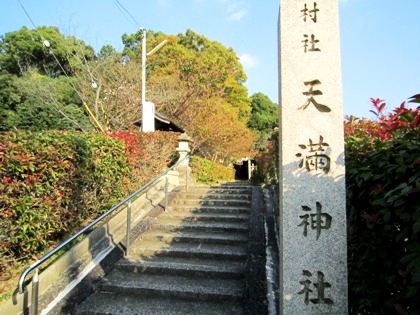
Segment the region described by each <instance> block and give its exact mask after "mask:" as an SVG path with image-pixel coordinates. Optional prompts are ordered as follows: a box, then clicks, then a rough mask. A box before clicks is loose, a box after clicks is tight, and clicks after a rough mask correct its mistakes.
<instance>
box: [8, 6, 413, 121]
mask: <svg viewBox="0 0 420 315" xmlns="http://www.w3.org/2000/svg"><path fill="white" fill-rule="evenodd" d="M290 1H303V0H290ZM118 3H120V4H122V6H123V7H124V9H125V10H127V11H129V13H130V14H128V13H127V12H126V11H125V10H124V9H123V8H121V7H120V6H119V5H118ZM21 4H22V5H23V7H24V8H25V9H26V11H27V13H28V14H29V15H30V17H31V19H32V20H33V22H34V23H35V25H36V26H41V25H46V26H57V27H59V28H60V31H61V32H62V33H64V34H66V35H74V36H76V37H78V38H80V39H83V40H84V41H85V42H86V43H87V44H89V45H92V46H93V47H94V48H95V49H96V50H99V49H100V48H101V47H102V46H103V45H105V44H111V45H113V46H114V47H115V48H116V49H117V50H121V49H122V43H121V35H122V34H124V33H127V34H131V33H134V32H135V31H136V30H137V29H138V28H139V27H142V28H146V29H151V30H154V31H162V32H164V33H166V34H178V33H185V31H186V30H187V29H188V28H190V29H192V30H193V31H195V32H196V33H199V34H202V35H204V36H206V37H207V38H209V39H211V40H215V41H218V42H220V43H222V44H223V45H224V46H227V47H232V48H233V49H234V50H235V52H236V53H237V55H238V56H239V57H240V59H241V61H242V64H243V66H244V69H245V72H246V73H247V76H248V81H247V82H246V84H245V85H246V86H247V87H248V89H249V93H250V95H251V94H252V93H255V92H262V93H264V94H266V95H268V96H269V97H270V99H271V100H273V101H274V102H276V103H277V102H278V71H277V68H278V60H277V19H278V9H279V0H36V1H35V0H20V3H19V0H0V8H1V11H0V34H2V35H3V34H5V33H7V32H10V31H15V30H18V29H19V28H20V27H21V26H27V27H29V28H32V23H31V22H30V20H29V19H28V17H27V16H26V14H25V12H24V10H23V9H22V7H21ZM339 8H340V34H341V59H342V75H343V104H344V114H345V115H350V114H352V115H355V116H359V117H362V116H364V117H368V118H372V115H371V114H370V113H369V110H370V109H371V106H370V101H369V98H370V97H374V98H381V99H384V100H385V101H386V102H387V103H388V104H389V109H392V108H393V107H395V106H398V105H399V104H400V103H401V102H402V101H404V100H406V99H407V98H408V97H410V96H412V95H414V94H417V93H420V84H419V83H420V60H419V56H420V51H419V48H420V42H419V40H418V36H419V35H418V33H419V31H420V19H419V18H418V15H419V13H420V1H419V0H404V1H401V0H339Z"/></svg>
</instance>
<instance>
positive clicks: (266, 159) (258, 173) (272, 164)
mask: <svg viewBox="0 0 420 315" xmlns="http://www.w3.org/2000/svg"><path fill="white" fill-rule="evenodd" d="M255 164H256V168H255V170H254V172H253V173H252V178H251V179H252V180H253V181H255V182H259V183H271V184H273V185H274V184H277V183H278V182H279V133H278V131H275V132H273V133H272V135H271V138H270V139H269V140H268V144H267V148H266V149H265V150H263V151H260V152H259V153H258V154H257V155H256V156H255Z"/></svg>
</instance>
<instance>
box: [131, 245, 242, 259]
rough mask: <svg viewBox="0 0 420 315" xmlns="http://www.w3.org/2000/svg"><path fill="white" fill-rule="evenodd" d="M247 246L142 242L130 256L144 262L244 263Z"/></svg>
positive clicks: (132, 247) (132, 248)
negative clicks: (174, 259) (153, 260)
mask: <svg viewBox="0 0 420 315" xmlns="http://www.w3.org/2000/svg"><path fill="white" fill-rule="evenodd" d="M246 253H247V252H246V246H245V245H243V246H241V245H212V244H203V243H198V244H189V243H179V244H178V243H177V244H171V245H168V244H166V243H164V242H153V241H140V242H138V243H136V244H133V245H132V246H131V248H130V256H131V257H138V258H141V259H143V260H151V259H161V258H167V257H174V258H190V259H218V260H223V259H225V260H227V261H244V260H245V259H246Z"/></svg>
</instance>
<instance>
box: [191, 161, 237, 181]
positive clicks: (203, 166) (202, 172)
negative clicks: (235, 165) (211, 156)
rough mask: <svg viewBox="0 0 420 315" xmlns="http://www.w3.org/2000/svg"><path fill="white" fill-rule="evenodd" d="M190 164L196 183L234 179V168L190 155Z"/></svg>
mask: <svg viewBox="0 0 420 315" xmlns="http://www.w3.org/2000/svg"><path fill="white" fill-rule="evenodd" d="M190 166H191V170H192V174H193V176H194V179H195V180H196V181H197V182H198V183H202V184H213V183H217V182H219V181H232V180H234V179H235V170H234V169H232V168H229V167H226V166H224V165H221V164H218V163H214V162H211V161H209V160H206V159H203V158H200V157H198V156H192V157H191V159H190Z"/></svg>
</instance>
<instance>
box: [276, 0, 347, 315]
mask: <svg viewBox="0 0 420 315" xmlns="http://www.w3.org/2000/svg"><path fill="white" fill-rule="evenodd" d="M279 75H280V161H281V162H280V170H281V171H280V179H281V183H280V185H281V186H280V314H284V315H290V314H347V313H348V310H347V240H346V200H345V178H344V175H345V173H344V172H345V170H344V135H343V115H342V95H341V65H340V41H339V25H338V0H317V1H313V0H312V1H307V0H280V15H279Z"/></svg>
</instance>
